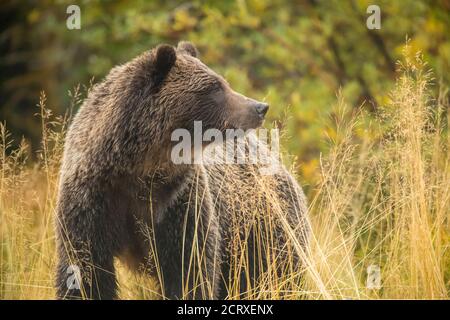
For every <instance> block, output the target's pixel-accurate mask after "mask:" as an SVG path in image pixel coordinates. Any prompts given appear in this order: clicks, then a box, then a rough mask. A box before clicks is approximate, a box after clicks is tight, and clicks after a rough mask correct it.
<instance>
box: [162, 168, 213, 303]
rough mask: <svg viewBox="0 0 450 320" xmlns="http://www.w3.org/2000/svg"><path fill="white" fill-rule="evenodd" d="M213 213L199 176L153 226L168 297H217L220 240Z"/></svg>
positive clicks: (163, 285) (205, 188) (164, 286)
mask: <svg viewBox="0 0 450 320" xmlns="http://www.w3.org/2000/svg"><path fill="white" fill-rule="evenodd" d="M188 180H191V179H188ZM212 210H213V206H212V201H211V195H210V194H209V189H208V187H207V184H206V182H205V180H204V177H203V176H200V177H198V176H197V179H195V178H193V179H192V180H191V181H190V182H188V183H187V185H186V186H185V188H184V190H182V191H181V192H180V193H178V195H177V199H176V200H175V201H174V202H173V203H172V204H171V205H170V207H169V208H167V209H166V210H165V211H164V212H162V217H161V220H160V221H159V222H158V223H157V224H155V225H154V226H155V228H154V231H155V242H156V249H157V257H158V261H157V262H158V264H159V268H160V271H161V275H162V279H161V281H162V283H161V288H162V291H163V292H162V293H163V295H164V296H165V297H166V298H168V299H217V298H218V291H219V279H220V264H221V254H220V252H221V241H220V233H219V228H218V221H217V217H216V216H215V213H214V212H213V211H212Z"/></svg>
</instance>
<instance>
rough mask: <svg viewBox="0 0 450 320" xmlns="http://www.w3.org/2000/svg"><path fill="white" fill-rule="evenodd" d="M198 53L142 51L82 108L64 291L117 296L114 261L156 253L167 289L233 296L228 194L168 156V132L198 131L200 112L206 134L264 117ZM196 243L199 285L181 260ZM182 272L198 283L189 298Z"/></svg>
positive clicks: (67, 199)
mask: <svg viewBox="0 0 450 320" xmlns="http://www.w3.org/2000/svg"><path fill="white" fill-rule="evenodd" d="M197 54H198V53H197V50H196V49H195V47H194V46H193V45H192V44H190V43H186V42H183V43H180V44H179V46H178V48H177V49H176V50H175V49H174V48H173V47H171V46H168V45H161V46H159V47H158V48H156V49H154V50H151V51H148V52H145V53H143V54H142V55H140V56H139V57H137V58H135V59H133V60H132V61H130V62H128V63H126V64H124V65H121V66H117V67H115V68H113V69H112V70H111V71H110V73H109V74H108V76H107V77H106V78H105V79H104V80H103V81H102V82H101V83H99V84H97V85H95V86H94V88H93V89H92V90H91V92H90V93H89V95H88V97H87V99H86V101H85V102H84V104H83V106H82V107H81V109H80V110H79V112H78V113H77V115H76V117H75V119H74V121H73V123H72V125H71V127H70V130H69V132H68V135H67V138H66V144H65V153H64V158H63V164H62V168H61V174H60V187H59V195H58V203H57V240H58V241H57V244H58V261H59V262H58V270H57V279H56V281H57V282H56V285H57V295H58V297H59V298H92V299H114V298H116V297H117V283H116V278H115V270H114V265H113V261H114V258H121V259H123V260H124V261H125V262H126V263H127V264H128V265H129V266H130V267H131V268H134V269H139V270H141V271H145V272H147V273H149V274H150V275H155V268H156V265H155V263H154V262H155V255H157V257H156V258H157V260H156V261H157V262H158V267H159V268H160V270H161V272H162V277H163V287H162V291H163V293H164V295H165V296H166V297H168V298H182V297H185V298H202V297H203V298H218V297H220V296H226V293H224V288H223V286H222V285H221V280H220V279H221V278H222V274H221V269H223V263H222V261H223V260H224V259H227V255H226V254H224V251H225V245H224V243H223V242H224V239H223V237H224V236H223V235H224V232H223V229H224V228H225V225H224V223H225V222H223V221H224V220H223V219H221V218H220V217H221V214H222V213H221V212H220V210H224V212H226V210H225V209H224V208H223V206H226V201H223V202H222V203H221V207H216V206H215V205H214V202H213V201H212V192H211V189H214V191H216V190H215V188H216V186H214V185H211V183H212V184H214V183H215V181H213V182H211V181H210V180H212V178H211V175H209V174H208V173H207V171H205V168H204V167H203V166H201V165H174V164H173V163H172V162H171V160H170V150H171V147H172V145H173V143H172V142H171V140H170V136H171V133H172V132H173V130H175V129H177V128H186V129H188V130H193V121H195V120H199V121H202V122H203V129H204V130H206V129H208V128H218V129H220V130H222V131H223V130H225V129H227V128H242V129H244V130H245V129H249V128H256V127H258V126H259V125H260V124H261V122H262V118H261V117H260V116H259V115H258V113H257V112H256V111H255V106H256V105H258V104H259V103H258V102H257V101H255V100H252V99H249V98H247V97H244V96H242V95H240V94H238V93H236V92H234V91H233V90H232V89H231V88H230V87H229V85H228V84H227V83H226V81H225V80H224V79H223V78H222V77H220V76H219V75H217V74H216V73H214V72H213V71H212V70H211V69H209V68H208V67H207V66H205V65H204V64H203V63H201V61H200V60H198V59H197V58H196V56H197ZM218 168H219V167H218ZM294 184H295V183H294ZM295 185H296V184H295ZM193 190H194V191H195V192H194V193H193ZM226 192H229V191H226ZM196 197H197V200H198V201H195V200H196ZM295 201H297V202H298V201H299V199H295ZM301 201H303V198H301ZM301 206H302V207H301V208H300V209H301V210H302V212H301V214H304V211H305V208H304V207H303V206H304V203H303V202H302V204H301ZM183 237H184V238H183ZM149 239H154V242H152V241H151V240H149ZM193 245H197V246H199V247H201V248H205V252H204V254H203V255H202V257H201V259H199V262H198V263H199V264H200V265H199V266H197V267H198V268H199V269H200V270H201V271H200V272H202V274H203V277H202V278H203V279H204V282H203V283H201V284H200V285H199V286H198V287H196V288H192V284H193V283H194V279H192V276H191V275H189V274H188V273H187V270H186V269H187V268H183V265H184V266H186V265H187V264H188V263H189V258H190V254H191V249H192V246H193ZM183 250H184V251H183ZM183 259H184V260H183ZM71 265H76V266H77V267H78V268H79V269H80V272H81V283H80V284H81V289H80V290H79V289H77V288H69V287H68V285H67V283H68V281H69V280H70V276H71V274H70V272H68V268H69V266H71ZM183 280H184V282H185V283H187V284H188V287H189V288H190V289H191V291H190V292H189V293H188V295H186V296H183V290H182V283H183Z"/></svg>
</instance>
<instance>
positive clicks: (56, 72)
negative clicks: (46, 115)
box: [0, 0, 450, 181]
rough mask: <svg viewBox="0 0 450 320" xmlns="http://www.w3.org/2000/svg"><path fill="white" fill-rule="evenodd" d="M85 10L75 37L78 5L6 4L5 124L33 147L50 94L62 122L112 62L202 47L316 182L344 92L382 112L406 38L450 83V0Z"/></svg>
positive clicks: (0, 8)
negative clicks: (261, 109) (43, 97)
mask: <svg viewBox="0 0 450 320" xmlns="http://www.w3.org/2000/svg"><path fill="white" fill-rule="evenodd" d="M76 2H77V3H76V4H78V5H79V6H80V8H81V30H68V29H67V28H66V23H65V19H66V17H67V15H66V8H67V6H68V5H70V4H73V1H66V0H59V1H49V0H47V1H30V2H23V1H14V0H9V1H2V3H1V5H0V12H1V16H2V19H1V20H0V21H1V22H0V24H1V26H2V29H1V34H0V50H1V60H0V65H1V70H2V72H1V74H0V79H1V87H0V97H1V100H0V118H1V119H3V120H6V121H7V124H8V126H9V128H10V129H11V130H12V131H13V133H14V134H15V136H16V138H19V137H20V136H21V135H25V136H26V137H28V138H30V139H32V141H33V142H34V145H35V146H36V143H37V141H38V139H39V122H38V121H37V119H35V117H34V116H33V114H34V113H35V108H34V105H35V104H36V102H37V101H38V95H39V91H40V90H45V91H46V92H47V96H48V97H49V106H50V107H52V108H53V109H54V110H55V112H57V113H62V112H64V109H65V108H66V107H67V105H68V96H67V91H68V90H70V89H71V88H73V87H74V86H75V85H76V84H78V83H83V84H88V83H89V80H90V79H91V77H93V76H94V77H95V78H96V80H97V81H98V80H100V79H101V78H102V77H103V76H104V75H105V74H106V73H107V72H108V70H109V69H110V68H111V67H113V66H114V65H116V64H118V63H123V62H126V61H127V60H129V59H131V58H132V57H134V56H136V55H137V54H139V53H141V52H142V51H144V50H148V49H150V48H152V47H154V46H155V45H157V44H158V43H161V42H167V43H171V44H176V43H177V42H178V41H179V40H186V39H187V40H191V41H193V42H194V43H195V44H196V45H197V46H198V47H199V50H200V53H201V57H202V59H203V60H204V62H205V63H207V64H208V65H210V66H211V67H212V68H214V69H216V70H217V71H218V72H220V73H222V74H224V75H225V77H226V78H227V79H228V80H229V82H230V83H231V85H232V86H233V87H234V88H235V89H236V90H237V91H242V92H244V93H245V94H246V95H249V96H254V97H255V98H258V99H265V100H267V101H268V102H269V103H270V104H271V109H270V111H269V120H271V121H273V120H277V122H276V125H277V126H280V127H282V128H284V129H286V131H287V137H289V138H288V139H285V144H284V146H285V147H286V148H287V149H288V151H289V152H290V153H293V154H294V155H297V156H298V157H299V158H300V160H301V161H300V162H301V163H302V167H301V170H300V173H301V174H302V176H303V178H304V179H306V180H307V181H312V177H313V173H314V167H315V166H316V164H317V158H318V154H319V152H320V151H326V145H325V144H324V143H323V137H324V135H325V134H328V135H330V134H331V135H332V134H333V132H329V131H327V132H325V130H324V127H325V124H326V121H327V114H328V113H329V112H331V111H330V110H331V105H332V104H333V102H334V101H335V96H336V92H337V91H338V90H339V89H341V91H342V94H343V95H344V97H345V98H346V100H347V101H348V102H349V103H351V104H352V105H354V106H355V107H357V106H359V105H361V104H362V103H363V102H364V101H365V102H366V104H365V106H366V107H367V108H368V109H369V110H371V111H375V110H376V108H377V106H378V105H379V104H383V103H385V101H386V99H387V96H386V94H387V91H388V90H387V88H388V87H390V85H391V84H392V81H393V78H394V75H395V68H396V65H395V63H396V59H397V58H398V57H399V54H400V51H401V48H402V47H403V45H404V43H405V38H406V36H408V37H409V38H410V39H411V47H412V49H413V50H417V49H419V50H422V51H423V52H424V54H425V57H426V59H427V61H429V63H430V65H431V67H433V69H434V71H435V73H436V76H437V78H438V79H442V80H443V81H444V83H447V84H448V83H449V69H450V67H449V65H450V41H449V32H448V30H450V21H449V17H450V15H449V12H450V2H449V1H446V0H440V1H439V0H438V1H414V0H402V1H400V0H397V1H387V0H379V1H375V2H374V1H372V0H370V1H369V0H361V1H356V0H350V1H337V0H330V1H319V0H304V1H287V0H286V1H282V0H275V1H269V0H247V1H245V0H236V1H144V0H131V1H124V0H118V1H100V0H93V1H87V0H84V1H76ZM371 4H377V5H378V6H380V8H381V29H380V30H369V29H367V27H366V19H367V17H368V14H367V13H366V9H367V7H368V6H369V5H371ZM285 114H287V116H288V117H287V118H286V117H284V115H285ZM271 121H269V122H271ZM269 125H270V124H269Z"/></svg>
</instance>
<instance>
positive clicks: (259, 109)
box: [255, 102, 269, 118]
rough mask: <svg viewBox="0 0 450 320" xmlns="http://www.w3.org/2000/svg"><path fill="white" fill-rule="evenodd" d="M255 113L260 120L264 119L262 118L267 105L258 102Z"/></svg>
mask: <svg viewBox="0 0 450 320" xmlns="http://www.w3.org/2000/svg"><path fill="white" fill-rule="evenodd" d="M255 108H256V112H257V113H258V115H259V116H260V117H261V118H264V116H265V115H266V113H267V110H269V105H268V104H267V103H262V102H258V103H257V104H256V106H255Z"/></svg>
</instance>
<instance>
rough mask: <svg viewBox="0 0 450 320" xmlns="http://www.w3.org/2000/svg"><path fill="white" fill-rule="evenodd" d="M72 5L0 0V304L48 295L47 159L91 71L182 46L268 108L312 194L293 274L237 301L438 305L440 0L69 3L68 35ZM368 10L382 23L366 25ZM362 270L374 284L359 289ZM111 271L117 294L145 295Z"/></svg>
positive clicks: (149, 294) (445, 183)
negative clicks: (303, 251) (373, 8)
mask: <svg viewBox="0 0 450 320" xmlns="http://www.w3.org/2000/svg"><path fill="white" fill-rule="evenodd" d="M69 4H72V3H70V2H69V1H36V2H22V1H4V2H2V4H1V6H0V12H1V15H2V18H1V19H0V25H1V26H2V28H1V34H0V50H1V56H0V66H1V73H0V81H1V86H0V119H1V120H2V121H5V122H6V126H5V123H3V124H2V126H1V127H0V129H1V132H0V133H1V135H0V136H1V139H0V140H1V141H0V146H1V148H0V160H1V161H0V162H1V163H0V165H1V171H0V175H1V176H0V178H1V183H0V241H1V248H0V298H53V297H54V291H53V280H52V279H53V272H54V265H55V256H54V234H53V215H54V202H55V194H56V186H57V173H58V168H59V161H60V156H61V151H62V146H63V139H64V133H65V130H66V128H67V125H68V122H69V120H70V119H69V117H70V113H71V110H73V111H75V110H76V109H77V108H78V106H79V105H80V102H81V101H82V99H83V97H84V96H85V93H86V87H88V86H89V83H90V82H91V79H92V77H95V80H94V81H99V80H101V78H102V77H103V76H105V74H106V73H107V72H108V70H109V69H110V68H111V67H113V66H114V65H116V64H118V63H122V62H126V61H128V60H129V59H131V58H132V57H134V56H136V55H137V54H139V53H141V52H142V51H144V50H148V49H150V48H152V47H154V46H155V45H157V44H159V43H161V42H167V43H171V44H176V43H177V42H178V41H179V40H186V39H187V40H191V41H193V42H194V43H195V44H196V45H197V46H198V48H199V50H200V53H201V58H202V60H203V61H204V62H205V63H207V64H208V65H210V66H211V67H213V68H214V69H215V70H216V71H218V72H219V73H221V74H223V75H224V76H225V77H226V78H227V80H228V81H229V82H230V84H231V85H232V86H233V87H234V88H235V90H237V91H240V92H242V93H244V94H246V95H248V96H252V97H255V98H257V99H265V100H266V101H268V102H269V103H270V105H271V109H270V111H269V114H268V117H269V121H267V123H266V126H268V127H270V126H277V127H280V128H282V129H283V132H284V133H285V135H284V138H283V148H284V150H285V153H286V154H289V155H292V156H293V157H292V158H290V157H289V158H287V159H286V160H287V162H288V163H297V164H298V165H296V166H294V167H293V170H294V171H295V173H297V174H298V177H299V180H300V182H302V183H303V184H304V185H305V189H306V191H307V195H308V198H309V201H310V210H311V222H310V223H311V225H312V228H313V235H314V236H313V239H312V245H311V248H310V250H311V252H310V253H312V254H308V257H305V260H306V262H307V263H306V269H305V277H304V278H305V279H306V281H305V282H304V283H302V284H299V283H298V282H297V281H296V280H295V279H297V277H296V276H295V275H291V276H290V275H284V276H286V277H285V278H284V279H283V281H281V282H282V283H283V286H280V285H279V284H280V281H273V279H272V280H271V281H270V282H267V283H262V284H261V287H263V288H264V290H257V291H256V292H258V293H257V295H256V296H255V295H253V296H250V297H258V298H261V297H266V298H279V297H281V296H282V295H281V293H282V292H283V295H284V296H285V297H286V296H287V297H290V298H448V296H449V292H450V291H449V290H450V273H449V270H450V254H449V247H450V221H449V218H450V203H449V202H450V198H449V197H450V196H449V195H450V166H449V165H450V158H449V151H448V147H449V145H450V137H449V133H448V125H449V117H448V110H449V107H448V91H447V89H446V88H447V87H448V85H449V83H450V79H449V71H450V41H449V37H450V35H449V32H448V30H450V19H449V16H450V15H449V11H450V3H449V2H448V1H408V0H407V1H375V2H374V1H314V0H311V1H264V0H262V1H256V0H255V1H250V0H249V1H239V0H237V1H224V2H219V1H192V2H176V1H138V0H132V1H79V2H78V4H79V5H80V7H81V18H82V29H81V30H67V28H66V25H65V19H66V16H67V15H66V13H65V10H66V7H67V5H69ZM369 4H378V5H379V6H380V7H381V12H382V21H381V30H368V29H367V28H366V24H365V19H366V17H367V14H366V13H365V10H366V8H367V6H368V5H369ZM406 37H408V38H409V39H410V40H409V41H408V42H406V41H405V39H406ZM405 43H407V45H405ZM418 51H421V52H422V55H418V54H417V52H418ZM397 61H402V62H401V64H398V63H397ZM79 84H81V85H79ZM41 91H43V92H45V94H42V93H41ZM36 104H38V107H39V108H36V106H35V105H36ZM54 115H56V116H54ZM6 127H7V128H8V130H6ZM22 138H23V139H22ZM294 160H295V161H294ZM294 247H295V243H294ZM371 264H376V265H378V266H380V267H381V272H382V287H381V288H380V289H375V290H373V289H368V288H367V287H366V280H367V267H368V266H369V265H371ZM120 270H121V271H120V278H121V296H122V297H123V298H155V297H158V293H157V291H158V290H157V286H155V284H154V283H152V282H151V281H150V280H144V279H137V278H136V277H135V276H132V275H130V274H128V273H127V271H126V270H124V269H120ZM286 288H288V289H286ZM283 290H284V291H283ZM286 290H287V292H288V293H289V294H287V295H286V292H285V291H286Z"/></svg>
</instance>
